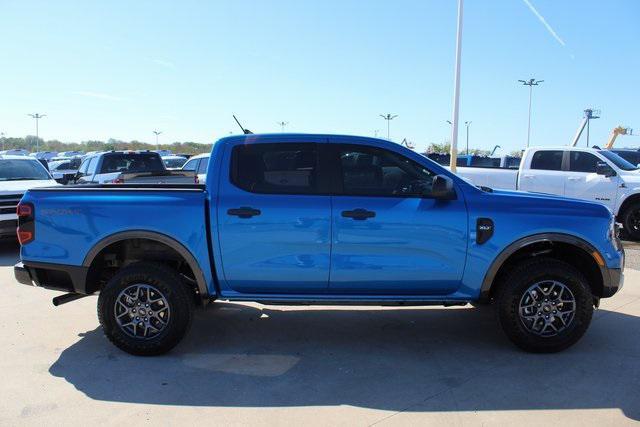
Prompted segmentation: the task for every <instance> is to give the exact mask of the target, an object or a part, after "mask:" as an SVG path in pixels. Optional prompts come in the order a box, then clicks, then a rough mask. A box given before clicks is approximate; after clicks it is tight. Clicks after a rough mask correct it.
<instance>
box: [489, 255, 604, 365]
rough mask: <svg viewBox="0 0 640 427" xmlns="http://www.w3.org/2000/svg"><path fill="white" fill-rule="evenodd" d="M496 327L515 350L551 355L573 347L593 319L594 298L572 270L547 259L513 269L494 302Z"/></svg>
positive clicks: (525, 263) (525, 262)
mask: <svg viewBox="0 0 640 427" xmlns="http://www.w3.org/2000/svg"><path fill="white" fill-rule="evenodd" d="M496 310H497V314H498V321H499V322H500V325H501V326H502V329H503V330H504V332H505V334H506V335H507V337H508V338H509V339H510V340H511V341H512V342H513V343H514V344H516V345H517V346H518V347H520V348H522V349H524V350H526V351H530V352H535V353H553V352H557V351H561V350H564V349H566V348H567V347H570V346H571V345H573V344H575V343H576V342H577V341H578V340H579V339H580V338H581V337H582V335H584V333H585V332H586V330H587V328H588V327H589V324H590V323H591V317H592V315H593V296H592V294H591V289H590V287H589V284H588V282H587V280H586V279H585V277H584V276H583V275H582V274H581V273H580V272H579V271H578V270H577V269H575V268H574V267H573V266H571V265H569V264H567V263H565V262H562V261H559V260H555V259H551V258H541V259H531V260H527V261H524V262H522V263H521V264H519V265H518V266H516V267H515V268H514V269H513V270H512V271H511V272H510V273H509V274H508V275H507V277H506V278H505V280H504V281H503V283H502V284H501V285H500V288H499V290H498V294H497V296H496Z"/></svg>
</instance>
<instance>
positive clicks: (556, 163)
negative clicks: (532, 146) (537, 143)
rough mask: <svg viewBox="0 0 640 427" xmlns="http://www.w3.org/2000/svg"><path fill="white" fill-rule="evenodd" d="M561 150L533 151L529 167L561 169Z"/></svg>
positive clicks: (551, 169)
mask: <svg viewBox="0 0 640 427" xmlns="http://www.w3.org/2000/svg"><path fill="white" fill-rule="evenodd" d="M563 154H564V152H563V151H562V150H540V151H536V152H535V153H533V158H532V159H531V169H541V170H549V171H559V170H562V155H563Z"/></svg>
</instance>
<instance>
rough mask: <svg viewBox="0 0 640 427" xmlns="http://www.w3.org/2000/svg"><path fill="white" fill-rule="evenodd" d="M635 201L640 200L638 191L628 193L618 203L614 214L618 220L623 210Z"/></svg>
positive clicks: (620, 219)
mask: <svg viewBox="0 0 640 427" xmlns="http://www.w3.org/2000/svg"><path fill="white" fill-rule="evenodd" d="M635 202H640V193H633V194H630V195H628V196H627V197H626V198H625V199H624V200H623V201H622V204H620V207H619V208H618V214H617V215H616V219H617V220H618V222H622V220H623V218H622V217H623V215H624V213H625V211H626V210H627V208H628V207H629V206H631V205H632V204H633V203H635Z"/></svg>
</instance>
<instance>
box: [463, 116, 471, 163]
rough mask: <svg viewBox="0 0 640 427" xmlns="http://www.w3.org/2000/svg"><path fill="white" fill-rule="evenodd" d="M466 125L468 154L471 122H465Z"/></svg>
mask: <svg viewBox="0 0 640 427" xmlns="http://www.w3.org/2000/svg"><path fill="white" fill-rule="evenodd" d="M464 125H465V126H466V127H467V156H468V155H469V125H471V122H470V121H469V122H464Z"/></svg>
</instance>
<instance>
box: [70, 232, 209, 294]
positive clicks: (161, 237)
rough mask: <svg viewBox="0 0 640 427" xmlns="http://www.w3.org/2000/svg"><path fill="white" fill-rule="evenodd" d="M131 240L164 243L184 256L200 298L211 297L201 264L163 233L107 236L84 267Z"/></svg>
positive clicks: (92, 251) (96, 246) (97, 244)
mask: <svg viewBox="0 0 640 427" xmlns="http://www.w3.org/2000/svg"><path fill="white" fill-rule="evenodd" d="M131 239H146V240H153V241H155V242H159V243H163V244H165V245H167V246H169V247H170V248H171V249H173V250H175V251H176V252H178V254H180V256H182V257H183V258H184V259H185V261H186V262H187V264H188V265H189V267H190V268H191V271H193V274H194V275H195V278H196V283H197V285H198V291H199V293H200V297H201V298H207V297H208V296H209V289H208V288H207V281H206V279H205V277H204V274H203V273H202V269H201V268H200V264H199V263H198V261H197V260H196V258H195V257H194V256H193V254H191V252H190V251H189V249H187V248H186V247H185V246H184V245H183V244H182V243H180V242H178V241H177V240H175V239H174V238H172V237H169V236H167V235H165V234H162V233H158V232H155V231H146V230H132V231H122V232H118V233H115V234H112V235H110V236H107V237H105V238H103V239H102V240H100V241H99V242H98V243H96V244H95V245H94V246H93V247H92V248H91V250H89V252H88V253H87V255H86V256H85V257H84V261H83V262H82V265H83V266H84V267H86V268H89V267H90V266H91V264H92V263H93V260H94V259H95V257H96V256H97V255H98V254H99V253H100V251H102V250H103V249H104V248H106V247H107V246H109V245H112V244H114V243H117V242H121V241H124V240H131Z"/></svg>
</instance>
